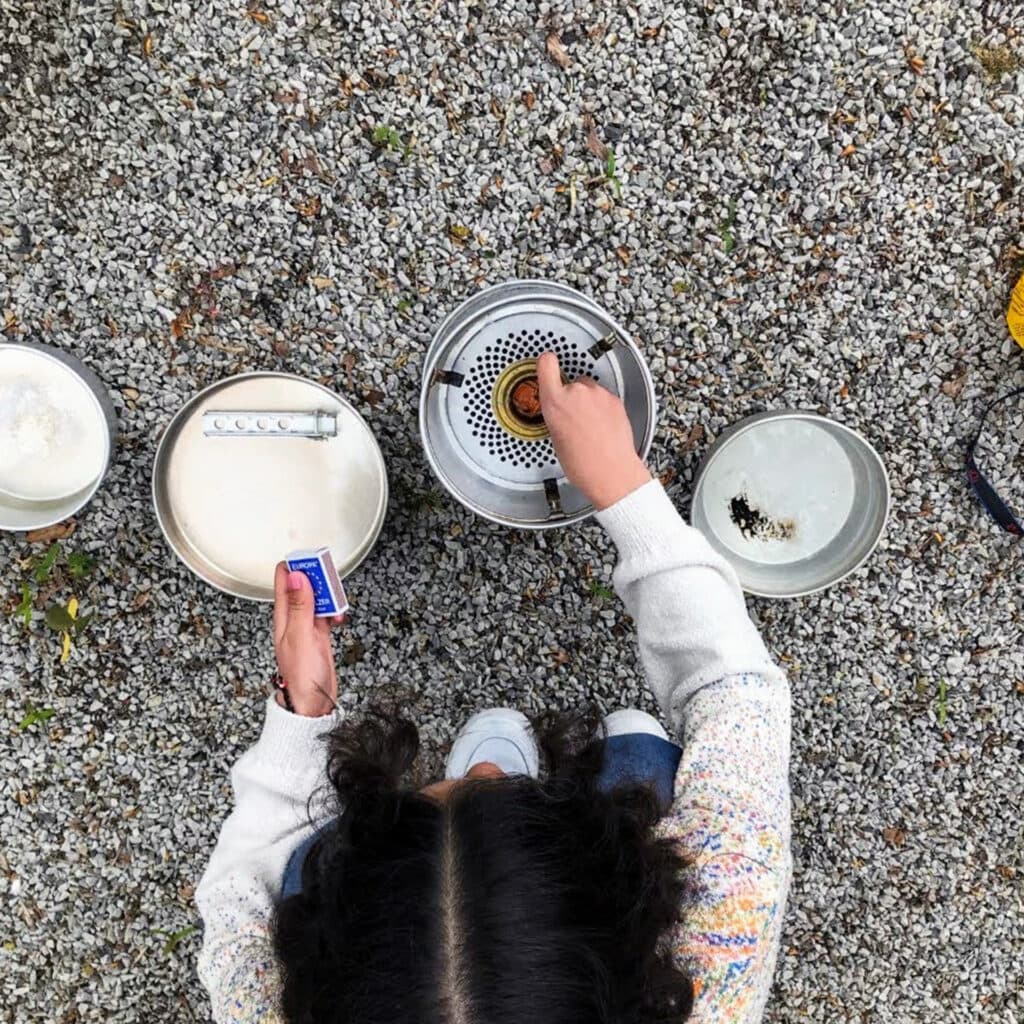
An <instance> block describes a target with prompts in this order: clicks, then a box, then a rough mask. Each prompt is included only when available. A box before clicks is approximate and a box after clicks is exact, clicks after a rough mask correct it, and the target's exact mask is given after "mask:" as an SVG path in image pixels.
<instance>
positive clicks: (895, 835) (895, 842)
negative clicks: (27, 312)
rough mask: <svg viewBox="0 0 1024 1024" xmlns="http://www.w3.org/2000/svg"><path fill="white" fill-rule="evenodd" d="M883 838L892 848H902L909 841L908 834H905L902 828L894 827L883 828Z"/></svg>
mask: <svg viewBox="0 0 1024 1024" xmlns="http://www.w3.org/2000/svg"><path fill="white" fill-rule="evenodd" d="M882 838H883V839H884V840H885V841H886V842H887V843H888V844H889V845H890V846H896V847H899V846H902V845H903V844H904V843H905V842H906V841H907V833H906V832H904V831H903V829H901V828H893V827H889V828H883V829H882Z"/></svg>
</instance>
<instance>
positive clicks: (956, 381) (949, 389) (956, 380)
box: [942, 373, 967, 398]
mask: <svg viewBox="0 0 1024 1024" xmlns="http://www.w3.org/2000/svg"><path fill="white" fill-rule="evenodd" d="M966 383H967V374H966V373H961V374H960V375H959V376H957V377H950V378H949V380H945V381H943V382H942V393H943V394H944V395H947V396H948V397H949V398H959V397H960V392H961V391H963V389H964V385H965V384H966Z"/></svg>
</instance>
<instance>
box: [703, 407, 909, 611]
mask: <svg viewBox="0 0 1024 1024" xmlns="http://www.w3.org/2000/svg"><path fill="white" fill-rule="evenodd" d="M888 511H889V480H888V476H887V474H886V471H885V466H884V465H883V463H882V460H881V458H880V457H879V455H878V453H877V452H876V451H875V450H874V448H872V447H871V445H870V444H869V443H868V442H867V441H866V440H865V439H864V438H863V437H862V436H861V435H860V434H858V433H857V432H856V431H855V430H851V429H850V428H849V427H846V426H844V425H843V424H841V423H836V422H834V421H833V420H829V419H827V418H826V417H824V416H818V415H817V414H815V413H809V412H801V411H799V410H785V411H781V412H767V413H759V414H758V415H756V416H751V417H749V418H748V419H745V420H743V421H741V422H740V423H737V424H735V425H734V426H733V427H730V428H729V429H728V430H727V431H726V432H725V433H723V434H722V436H721V437H720V438H719V440H718V441H717V442H716V443H715V444H714V445H713V446H712V447H711V449H710V450H709V452H708V454H707V455H706V456H705V458H704V461H703V463H702V464H701V467H700V470H699V472H698V474H697V479H696V481H695V483H694V487H693V501H692V507H691V513H690V521H691V522H692V524H693V525H694V526H695V527H696V528H697V529H698V530H700V531H701V533H703V534H704V535H705V536H706V537H707V538H708V540H709V541H710V542H711V544H712V546H713V547H715V548H716V549H717V550H718V551H719V552H720V553H721V554H722V555H723V556H724V557H725V558H726V559H728V560H729V562H730V563H731V564H732V566H733V568H734V569H735V570H736V573H737V575H738V576H739V578H740V583H741V584H742V585H743V589H744V590H746V591H747V592H748V593H750V594H756V595H759V596H761V597H800V596H803V595H805V594H811V593H814V592H815V591H818V590H822V589H824V588H825V587H828V586H831V585H832V584H833V583H837V582H838V581H839V580H841V579H843V577H845V576H847V575H849V574H850V573H851V572H853V571H854V570H855V569H856V568H858V567H859V566H860V565H862V564H863V563H864V561H865V560H866V559H867V558H868V557H869V555H870V554H871V552H872V551H874V549H875V547H876V545H877V544H878V541H879V539H880V538H881V536H882V531H883V530H884V528H885V522H886V518H887V516H888Z"/></svg>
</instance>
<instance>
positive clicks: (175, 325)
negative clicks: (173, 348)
mask: <svg viewBox="0 0 1024 1024" xmlns="http://www.w3.org/2000/svg"><path fill="white" fill-rule="evenodd" d="M191 329H192V310H190V309H185V310H182V312H180V313H179V314H178V315H177V316H176V317H175V318H174V319H173V320H172V321H171V337H172V338H180V337H181V336H182V335H183V334H184V333H185V332H186V331H188V330H191Z"/></svg>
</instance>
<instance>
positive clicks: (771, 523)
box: [729, 494, 796, 540]
mask: <svg viewBox="0 0 1024 1024" xmlns="http://www.w3.org/2000/svg"><path fill="white" fill-rule="evenodd" d="M729 518H730V519H731V520H732V521H733V522H734V523H735V524H736V527H737V529H739V531H740V533H742V534H743V536H744V537H747V538H748V539H749V540H791V539H792V537H793V534H794V533H796V523H794V522H793V520H792V519H778V520H776V519H771V518H769V517H768V516H766V515H765V514H764V513H763V512H761V510H760V509H757V508H753V507H752V506H751V504H750V502H749V501H748V500H747V496H746V495H745V494H737V495H736V497H735V498H733V499H732V501H730V502H729Z"/></svg>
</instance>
